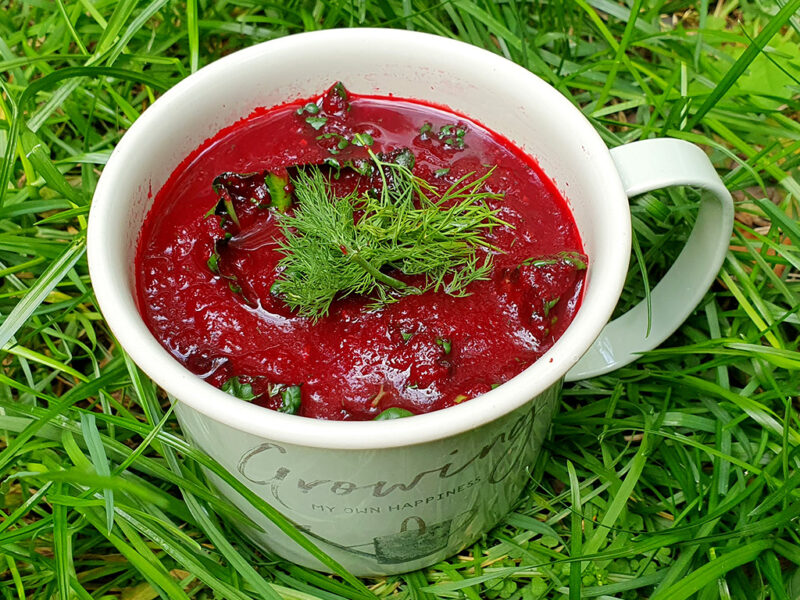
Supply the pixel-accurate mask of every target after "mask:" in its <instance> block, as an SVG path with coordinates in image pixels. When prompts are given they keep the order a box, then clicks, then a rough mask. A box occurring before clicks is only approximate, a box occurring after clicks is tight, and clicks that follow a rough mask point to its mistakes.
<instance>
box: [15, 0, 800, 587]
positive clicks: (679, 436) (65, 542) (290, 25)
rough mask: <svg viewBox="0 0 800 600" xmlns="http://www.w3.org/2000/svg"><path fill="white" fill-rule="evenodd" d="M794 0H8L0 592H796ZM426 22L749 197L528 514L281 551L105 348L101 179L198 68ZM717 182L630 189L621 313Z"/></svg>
mask: <svg viewBox="0 0 800 600" xmlns="http://www.w3.org/2000/svg"><path fill="white" fill-rule="evenodd" d="M799 13H800V0H718V1H717V0H714V1H709V0H705V1H698V2H691V1H685V0H627V1H612V0H562V1H555V0H552V1H549V2H547V1H544V0H539V1H531V2H522V1H520V2H517V1H514V0H507V1H504V2H489V1H483V0H479V1H458V0H454V1H452V2H441V3H438V2H420V1H417V0H374V1H369V2H367V1H365V0H352V1H335V0H318V1H316V2H314V1H303V2H297V1H290V2H275V3H262V2H255V1H249V0H237V1H232V2H228V1H225V0H219V1H212V0H207V1H204V0H190V1H189V2H188V3H184V2H167V1H164V0H156V1H153V2H142V1H137V0H121V1H119V2H114V1H109V0H97V1H94V0H75V1H73V0H54V1H50V0H27V1H24V2H17V1H5V2H0V82H2V93H0V157H2V160H3V162H2V166H1V167H0V277H2V287H0V314H2V320H1V321H0V347H2V364H3V369H2V371H1V372H0V510H2V512H0V594H2V597H3V598H7V599H11V598H19V599H24V598H42V599H45V598H46V599H50V598H61V599H62V600H63V599H66V598H96V599H100V598H106V599H110V598H120V599H124V600H149V599H152V598H158V597H161V598H169V599H180V598H197V599H200V598H225V599H226V600H228V599H237V598H265V599H275V598H285V599H298V600H305V599H311V598H318V599H320V600H333V599H338V598H345V599H355V598H359V599H360V598H372V597H375V596H377V597H379V598H407V599H409V600H424V599H431V598H468V599H471V600H476V599H480V598H488V599H494V598H504V599H513V600H533V599H538V598H569V599H570V600H573V599H576V598H625V599H634V598H655V599H662V600H676V599H678V600H679V599H682V598H694V597H696V598H701V599H704V600H705V599H712V598H746V599H761V598H770V599H776V600H786V599H789V598H791V599H793V600H794V599H797V598H800V534H799V533H798V516H799V515H800V470H798V465H800V454H799V453H798V445H799V444H800V420H798V408H800V406H799V405H798V389H800V375H799V373H800V369H799V367H800V352H798V332H799V331H800V318H798V307H799V306H800V302H799V301H798V297H799V296H800V276H799V275H798V271H799V270H800V225H798V209H800V205H799V204H798V200H799V199H800V186H799V185H798V165H799V164H800V124H798V116H800V15H799ZM350 26H386V27H395V28H408V29H415V30H419V31H426V32H431V33H436V34H440V35H444V36H448V37H454V38H458V39H461V40H464V41H467V42H469V43H472V44H475V45H477V46H480V47H483V48H486V49H489V50H491V51H492V52H495V53H498V54H501V55H504V56H506V57H508V58H509V59H511V60H513V61H515V62H518V63H520V64H521V65H523V66H525V67H526V68H528V69H530V70H531V71H533V72H534V73H536V74H537V75H539V76H540V77H542V78H544V79H545V80H547V81H548V82H549V83H551V84H552V85H554V86H555V87H556V88H558V89H559V91H561V92H562V93H563V94H564V95H566V96H567V97H568V98H569V99H570V100H571V101H572V102H574V103H575V104H576V105H577V106H579V107H580V108H581V109H582V110H583V112H584V114H585V115H586V116H587V117H588V118H589V119H590V120H591V122H592V123H593V124H594V125H595V127H596V128H597V129H598V131H599V132H600V134H601V135H602V136H603V138H604V139H605V140H606V142H607V143H608V144H609V145H610V146H615V145H618V144H621V143H625V142H628V141H633V140H637V139H645V138H649V137H657V136H672V137H677V138H682V139H685V140H689V141H692V142H695V143H697V144H699V145H701V146H702V147H703V148H704V149H705V150H706V151H707V152H708V154H709V156H710V157H711V159H712V161H713V162H714V164H715V166H716V167H717V168H718V169H719V172H720V174H721V175H722V176H723V179H724V181H725V183H726V185H727V186H728V188H729V189H730V190H731V192H732V193H733V195H734V198H735V199H736V202H737V223H736V226H735V231H734V233H733V238H732V240H731V250H730V252H729V253H728V256H727V259H726V261H725V264H724V266H723V268H722V270H721V272H720V275H719V278H718V280H717V283H716V284H715V286H714V287H713V289H712V291H711V292H710V293H709V294H707V296H706V298H705V300H704V301H703V302H702V304H701V305H700V307H699V308H698V309H697V310H696V311H695V312H694V314H693V315H692V316H691V317H690V319H689V320H688V321H687V322H686V324H685V325H684V326H683V327H682V328H681V329H680V331H679V332H678V333H677V334H675V335H674V336H672V337H671V338H670V339H669V340H668V341H667V342H666V343H665V344H664V345H663V346H662V349H660V350H658V351H656V352H652V353H649V354H647V355H646V356H644V357H643V358H642V359H640V360H639V361H637V362H636V363H635V364H634V365H632V366H630V367H627V368H624V369H621V370H620V371H618V372H617V373H615V374H613V375H610V376H605V377H600V378H596V379H592V380H588V381H583V382H579V383H577V384H571V385H569V386H567V387H566V389H565V391H564V395H563V401H562V406H561V409H560V412H559V414H558V416H557V417H556V420H555V422H554V426H553V435H552V438H551V440H550V441H549V442H548V443H547V445H546V448H545V450H544V451H543V453H542V456H541V457H540V460H539V461H538V462H537V463H536V465H535V467H534V468H533V470H532V472H533V477H532V481H531V483H530V485H529V487H528V488H527V490H526V492H525V493H524V495H523V498H522V500H521V502H520V504H519V506H518V507H517V509H516V510H515V512H514V513H512V514H511V515H509V517H508V518H507V519H506V520H505V521H504V522H503V523H501V524H500V525H499V526H498V527H496V528H495V529H494V530H492V531H491V532H490V533H488V534H487V535H486V536H485V537H484V538H482V539H481V540H479V541H478V542H477V543H476V544H474V545H473V546H472V547H470V548H467V549H466V550H464V551H463V552H462V553H461V554H460V555H459V556H457V557H453V558H452V559H450V560H448V561H446V562H443V563H440V564H437V565H435V566H434V567H432V568H430V569H427V570H424V571H421V572H416V573H411V574H407V575H402V576H394V577H387V578H380V579H374V580H358V579H356V578H354V577H352V576H350V575H349V574H347V573H345V572H341V573H339V574H338V575H337V576H333V577H328V576H323V575H319V574H317V573H315V572H312V571H308V570H306V569H303V568H300V567H297V566H294V565H292V564H289V563H286V562H284V561H282V560H280V559H278V558H276V557H274V556H269V555H266V554H264V553H263V552H260V551H259V550H257V549H256V548H254V547H253V546H251V545H249V544H248V543H247V542H245V541H244V540H242V538H241V537H240V535H239V534H238V533H237V532H236V530H235V529H233V528H232V526H231V525H230V523H231V521H232V520H233V518H234V517H233V516H232V515H231V510H230V509H229V508H226V506H227V505H225V503H224V502H221V501H220V500H219V499H218V498H217V497H216V495H215V494H214V492H213V491H212V490H210V489H209V488H208V487H207V486H206V484H205V483H204V479H203V477H202V475H201V474H200V466H201V465H205V466H206V467H209V468H212V469H213V468H215V467H214V465H213V464H212V463H210V462H209V459H207V458H206V457H204V456H203V455H202V454H200V453H199V452H197V451H194V450H192V449H191V448H189V447H188V446H186V444H185V442H184V441H183V439H182V438H181V435H180V432H179V430H178V429H177V425H176V422H175V420H174V417H173V416H172V415H171V414H170V413H169V411H168V403H166V401H165V398H164V396H163V394H161V393H160V392H159V391H158V390H157V389H155V387H154V386H153V385H152V384H151V383H150V382H149V381H148V380H147V379H146V378H144V377H143V376H142V374H141V373H140V372H139V371H138V370H137V368H136V367H135V366H134V365H133V364H132V363H131V362H130V361H129V360H128V359H127V358H126V356H125V355H124V354H123V353H122V351H121V350H120V348H119V347H118V346H117V345H116V343H115V342H114V340H113V338H112V337H111V336H110V334H109V332H108V329H107V327H106V325H105V323H104V321H103V319H102V316H101V315H100V313H99V312H98V309H97V307H96V304H95V302H94V298H93V295H92V289H91V285H90V282H89V279H88V275H87V268H86V260H85V236H84V234H85V228H86V217H87V213H88V208H89V204H90V200H91V196H92V192H93V189H94V186H95V184H96V181H97V178H98V175H99V173H100V172H101V171H102V168H103V165H104V163H105V162H106V160H107V158H108V156H109V153H110V152H111V150H112V148H113V147H114V145H115V144H116V143H117V142H118V140H119V139H120V137H121V136H122V134H123V133H124V131H125V130H126V129H127V128H128V127H129V126H130V124H131V123H132V122H133V121H134V120H135V119H136V118H137V117H138V116H139V115H140V114H141V112H142V111H143V110H145V109H146V108H147V106H149V105H150V104H152V102H153V101H154V99H155V98H157V97H158V95H159V94H160V93H161V92H162V91H163V90H165V89H168V88H169V87H171V86H172V85H174V84H175V83H177V82H178V81H179V80H181V79H182V78H183V77H185V76H186V75H188V74H190V73H191V72H192V71H194V70H196V69H197V68H198V67H200V66H202V65H204V64H206V63H208V62H210V61H212V60H214V59H215V58H218V57H220V56H222V55H224V54H227V53H229V52H232V51H234V50H236V49H238V48H242V47H246V46H249V45H252V44H253V43H256V42H259V41H264V40H268V39H272V38H275V37H278V36H282V35H286V34H289V33H295V32H300V31H305V30H311V29H321V28H330V27H350ZM696 204H697V196H696V195H695V194H694V193H693V192H691V191H687V190H669V191H666V192H661V193H657V194H649V195H646V196H643V197H640V198H636V199H634V200H633V201H632V211H633V215H634V232H635V238H636V241H637V243H638V247H639V249H640V252H638V253H637V254H636V255H635V256H634V257H633V258H632V261H631V269H630V274H629V282H628V285H627V286H626V292H625V295H624V296H623V298H622V301H621V309H622V308H624V307H625V306H630V305H631V304H632V303H634V302H635V301H637V300H638V299H640V298H642V297H643V296H644V295H645V294H646V289H647V284H648V282H650V281H655V280H657V278H658V276H659V275H660V274H661V273H663V272H664V270H665V268H667V267H668V266H669V264H670V263H671V260H672V259H674V257H675V256H676V255H677V253H678V252H679V250H680V247H681V244H682V241H683V240H685V238H686V235H687V232H688V231H689V230H690V228H691V215H692V209H693V208H694V207H695V206H696Z"/></svg>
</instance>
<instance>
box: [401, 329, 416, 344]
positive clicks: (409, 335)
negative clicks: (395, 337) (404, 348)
mask: <svg viewBox="0 0 800 600" xmlns="http://www.w3.org/2000/svg"><path fill="white" fill-rule="evenodd" d="M400 335H401V336H403V341H404V342H407V341H408V340H410V339H411V338H412V337H414V333H413V332H411V331H401V332H400Z"/></svg>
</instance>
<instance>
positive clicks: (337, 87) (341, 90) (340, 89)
mask: <svg viewBox="0 0 800 600" xmlns="http://www.w3.org/2000/svg"><path fill="white" fill-rule="evenodd" d="M331 90H333V93H334V94H336V95H337V96H339V98H341V99H342V100H347V89H346V88H345V87H344V84H343V83H342V82H341V81H337V82H336V83H334V84H333V87H332V88H331Z"/></svg>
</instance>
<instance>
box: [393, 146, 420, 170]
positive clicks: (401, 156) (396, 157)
mask: <svg viewBox="0 0 800 600" xmlns="http://www.w3.org/2000/svg"><path fill="white" fill-rule="evenodd" d="M390 162H393V163H394V164H396V165H399V166H401V167H404V168H406V169H408V170H409V171H411V169H413V168H414V164H415V163H416V159H415V158H414V153H413V152H411V150H409V149H408V148H401V149H400V150H399V151H398V152H395V153H394V154H392V156H391V161H390Z"/></svg>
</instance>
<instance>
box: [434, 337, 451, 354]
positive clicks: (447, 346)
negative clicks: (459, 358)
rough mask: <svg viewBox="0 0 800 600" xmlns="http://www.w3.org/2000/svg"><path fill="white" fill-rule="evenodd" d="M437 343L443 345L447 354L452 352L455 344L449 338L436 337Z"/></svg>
mask: <svg viewBox="0 0 800 600" xmlns="http://www.w3.org/2000/svg"><path fill="white" fill-rule="evenodd" d="M436 344H437V345H439V346H441V347H442V350H444V353H445V354H450V350H451V349H452V347H453V345H452V343H451V342H450V340H448V339H447V338H436Z"/></svg>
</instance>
